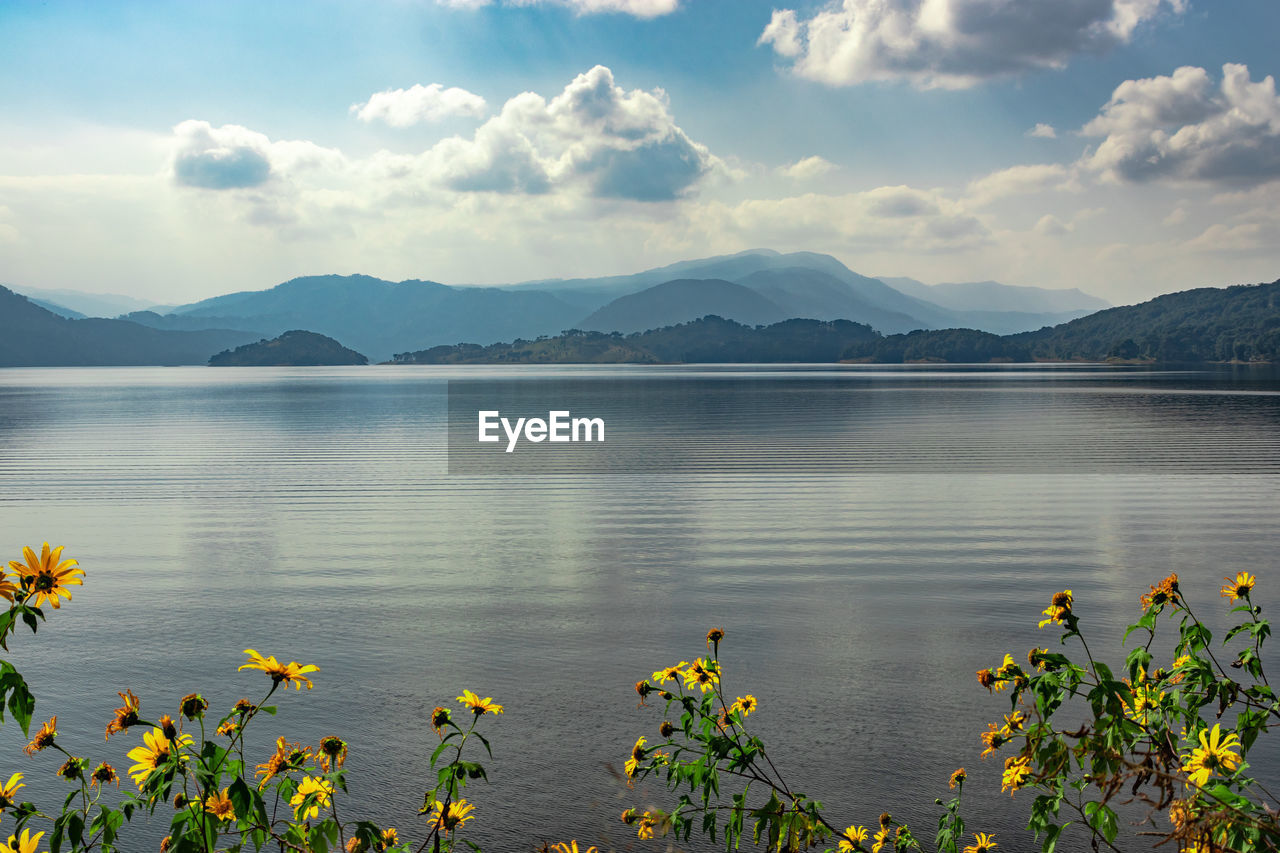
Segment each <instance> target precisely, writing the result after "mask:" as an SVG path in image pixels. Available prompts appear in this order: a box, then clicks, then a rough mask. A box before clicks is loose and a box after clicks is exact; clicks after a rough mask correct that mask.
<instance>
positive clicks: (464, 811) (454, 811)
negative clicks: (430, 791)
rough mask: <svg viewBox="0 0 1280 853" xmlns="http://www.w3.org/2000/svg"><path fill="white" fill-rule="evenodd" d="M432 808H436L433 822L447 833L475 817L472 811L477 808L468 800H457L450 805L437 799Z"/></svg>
mask: <svg viewBox="0 0 1280 853" xmlns="http://www.w3.org/2000/svg"><path fill="white" fill-rule="evenodd" d="M432 808H433V809H434V810H435V813H434V814H432V815H431V821H432V823H433V824H434V825H435V826H436V827H437V828H438V829H439V830H440V831H441V832H443V833H445V834H446V835H447V834H449V833H452V832H453V831H454V830H455V829H457V828H458V827H460V826H462V825H463V824H464V823H466V822H467V821H469V820H471V818H473V817H475V815H473V814H472V812H473V811H475V810H476V807H475V806H473V805H471V803H468V802H467V801H466V800H457V801H456V802H452V803H449V804H448V805H445V804H444V803H442V802H440V801H439V800H436V801H435V803H434V804H433V805H432Z"/></svg>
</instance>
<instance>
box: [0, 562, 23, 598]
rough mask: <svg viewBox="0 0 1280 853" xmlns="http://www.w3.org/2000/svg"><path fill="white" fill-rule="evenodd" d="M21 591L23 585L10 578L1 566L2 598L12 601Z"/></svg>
mask: <svg viewBox="0 0 1280 853" xmlns="http://www.w3.org/2000/svg"><path fill="white" fill-rule="evenodd" d="M21 591H22V587H20V586H18V585H17V584H16V583H14V582H13V581H11V580H9V579H8V578H7V577H6V576H5V573H4V570H3V569H2V568H0V598H3V599H5V600H7V601H10V602H12V601H13V597H14V596H15V595H17V594H18V593H19V592H21Z"/></svg>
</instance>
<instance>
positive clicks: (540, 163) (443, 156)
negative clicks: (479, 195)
mask: <svg viewBox="0 0 1280 853" xmlns="http://www.w3.org/2000/svg"><path fill="white" fill-rule="evenodd" d="M718 165H719V161H718V160H717V159H716V158H714V157H713V156H712V155H711V154H710V152H709V151H708V150H707V149H706V147H705V146H703V145H700V144H698V143H696V142H694V141H692V140H691V139H689V137H688V136H687V135H686V134H685V132H684V131H683V130H681V129H680V128H679V127H678V126H677V125H676V124H675V121H674V119H673V118H672V116H671V113H670V110H669V109H668V107H667V100H666V94H665V93H664V92H663V91H662V90H661V89H655V90H653V91H651V92H645V91H641V90H639V89H634V90H632V91H630V92H628V91H626V90H624V89H622V88H621V87H620V86H618V85H617V84H616V83H615V82H614V79H613V72H612V71H610V70H609V69H608V68H605V67H604V66H602V65H597V66H596V67H595V68H592V69H591V70H590V71H587V72H586V73H584V74H579V75H578V76H577V77H576V78H574V79H573V81H572V82H570V83H569V85H568V86H566V87H565V88H564V91H562V92H561V93H560V94H558V95H556V96H555V97H554V98H552V99H551V100H550V101H548V100H546V99H545V98H543V97H542V96H541V95H538V94H535V93H533V92H524V93H522V94H520V95H517V96H515V97H514V98H511V99H510V100H508V101H507V102H506V104H504V105H503V107H502V111H501V112H500V113H499V114H498V115H496V116H494V117H493V118H491V119H489V120H488V121H487V122H485V123H484V124H483V125H481V126H480V127H479V128H478V129H477V130H476V132H475V134H474V136H473V137H472V138H471V139H464V138H462V137H453V138H450V139H445V140H442V141H441V142H439V143H437V144H436V145H435V146H433V147H432V148H431V149H430V150H428V151H427V152H425V153H424V154H423V155H422V156H421V158H420V166H421V169H422V170H423V172H424V173H425V175H426V177H427V179H428V180H432V181H436V182H439V183H442V184H444V185H445V186H447V187H448V188H450V189H454V190H459V191H476V190H488V191H493V192H503V193H531V194H537V193H544V192H548V191H549V190H551V189H552V188H555V187H566V188H567V187H574V186H582V187H585V188H586V190H587V192H588V193H589V194H590V195H594V196H598V197H604V198H621V199H631V200H636V201H664V200H670V199H674V198H678V197H680V196H682V195H684V194H686V193H687V192H688V191H690V190H691V189H692V188H693V186H694V185H695V184H696V183H697V182H698V181H699V180H700V179H701V178H702V177H703V176H704V175H706V174H707V173H708V172H710V171H711V170H712V169H713V168H715V167H717V166H718Z"/></svg>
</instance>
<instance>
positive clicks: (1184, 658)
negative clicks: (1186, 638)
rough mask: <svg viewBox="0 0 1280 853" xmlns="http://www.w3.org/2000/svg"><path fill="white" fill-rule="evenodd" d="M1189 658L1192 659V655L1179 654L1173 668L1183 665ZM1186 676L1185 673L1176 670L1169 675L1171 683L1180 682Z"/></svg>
mask: <svg viewBox="0 0 1280 853" xmlns="http://www.w3.org/2000/svg"><path fill="white" fill-rule="evenodd" d="M1189 660H1191V655H1179V656H1178V658H1176V659H1175V660H1174V662H1173V668H1174V669H1175V670H1176V669H1177V668H1178V667H1180V666H1182V665H1183V664H1185V663H1186V662H1187V661H1189ZM1184 677H1185V673H1181V672H1176V673H1174V674H1173V675H1171V676H1169V683H1170V684H1180V683H1181V682H1182V679H1183V678H1184Z"/></svg>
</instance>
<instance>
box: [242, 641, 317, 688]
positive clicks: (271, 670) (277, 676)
mask: <svg viewBox="0 0 1280 853" xmlns="http://www.w3.org/2000/svg"><path fill="white" fill-rule="evenodd" d="M244 653H245V654H246V655H248V656H249V662H248V663H246V664H244V665H243V666H241V667H240V669H260V670H262V671H263V672H265V673H266V674H267V675H269V676H271V681H272V683H274V684H284V685H285V686H286V687H288V686H289V685H290V684H292V685H293V686H294V688H295V689H297V690H301V689H302V685H304V684H305V685H307V689H308V690H310V689H311V688H312V687H314V686H315V685H314V684H312V683H311V679H310V678H307V673H308V672H319V671H320V667H318V666H315V665H313V664H307V665H306V666H302V665H301V664H299V663H298V662H297V661H289V663H280V661H278V660H276V656H275V655H272V656H271V657H266V658H264V657H263V656H262V655H260V654H258V653H257V652H255V651H254V650H253V649H245V650H244Z"/></svg>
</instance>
